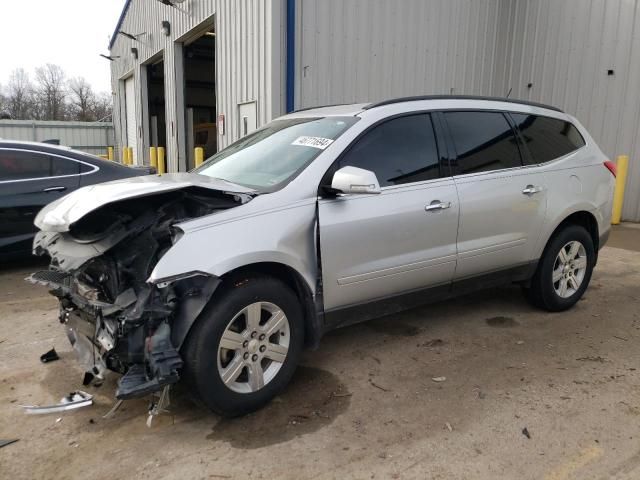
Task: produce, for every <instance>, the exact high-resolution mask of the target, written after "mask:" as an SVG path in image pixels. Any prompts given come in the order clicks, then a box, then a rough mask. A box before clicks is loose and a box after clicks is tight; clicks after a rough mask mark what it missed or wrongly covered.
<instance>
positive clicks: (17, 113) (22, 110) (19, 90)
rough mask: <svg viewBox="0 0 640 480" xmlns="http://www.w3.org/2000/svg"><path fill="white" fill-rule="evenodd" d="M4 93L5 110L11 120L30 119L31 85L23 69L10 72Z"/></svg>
mask: <svg viewBox="0 0 640 480" xmlns="http://www.w3.org/2000/svg"><path fill="white" fill-rule="evenodd" d="M6 92H7V93H6V98H5V103H6V106H5V108H6V110H7V112H8V113H9V115H10V116H11V118H13V119H16V120H28V119H30V118H31V117H32V114H33V107H34V99H33V85H32V84H31V81H30V80H29V74H28V73H27V72H25V71H24V69H23V68H17V69H15V70H14V71H13V72H11V76H10V77H9V83H8V84H7V89H6Z"/></svg>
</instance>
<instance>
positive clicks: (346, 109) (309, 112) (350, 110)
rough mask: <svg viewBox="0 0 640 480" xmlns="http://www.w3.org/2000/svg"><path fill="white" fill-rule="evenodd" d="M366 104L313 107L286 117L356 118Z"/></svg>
mask: <svg viewBox="0 0 640 480" xmlns="http://www.w3.org/2000/svg"><path fill="white" fill-rule="evenodd" d="M366 106H367V104H366V103H353V104H343V105H326V106H322V107H311V108H302V109H300V110H296V111H294V112H291V113H289V114H287V115H285V117H317V116H321V117H333V116H343V117H349V116H355V115H357V114H359V113H361V112H362V111H363V110H364V109H365V107H366Z"/></svg>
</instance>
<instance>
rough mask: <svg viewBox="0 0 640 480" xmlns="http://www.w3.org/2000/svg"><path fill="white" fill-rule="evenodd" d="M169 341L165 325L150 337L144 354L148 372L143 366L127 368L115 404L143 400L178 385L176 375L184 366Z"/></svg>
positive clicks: (119, 382)
mask: <svg viewBox="0 0 640 480" xmlns="http://www.w3.org/2000/svg"><path fill="white" fill-rule="evenodd" d="M170 337H171V329H170V328H169V325H168V324H166V323H163V324H161V325H160V326H159V327H158V328H157V329H156V331H155V333H154V334H153V335H152V336H151V337H149V342H148V345H149V348H148V350H147V351H145V357H146V360H147V362H145V363H146V364H148V368H147V367H146V366H145V365H143V364H135V365H132V366H131V367H129V370H127V373H125V375H124V376H123V377H122V378H120V380H119V381H118V390H117V391H116V398H117V399H118V400H129V399H132V398H140V397H144V396H146V395H149V394H151V393H154V392H157V391H159V390H162V389H163V388H164V387H165V386H167V385H172V384H174V383H177V382H178V380H179V379H180V375H179V374H178V371H179V370H180V368H182V363H183V362H182V359H181V358H180V354H179V353H178V352H177V350H176V349H175V348H174V347H173V345H172V344H171V338H170Z"/></svg>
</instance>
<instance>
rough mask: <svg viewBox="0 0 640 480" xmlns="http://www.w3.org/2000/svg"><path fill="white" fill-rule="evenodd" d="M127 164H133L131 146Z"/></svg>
mask: <svg viewBox="0 0 640 480" xmlns="http://www.w3.org/2000/svg"><path fill="white" fill-rule="evenodd" d="M128 157H129V165H133V147H129V155H128Z"/></svg>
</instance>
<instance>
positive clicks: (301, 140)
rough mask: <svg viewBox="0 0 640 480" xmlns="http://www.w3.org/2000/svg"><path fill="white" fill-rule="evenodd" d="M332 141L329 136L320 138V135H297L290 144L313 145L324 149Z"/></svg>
mask: <svg viewBox="0 0 640 480" xmlns="http://www.w3.org/2000/svg"><path fill="white" fill-rule="evenodd" d="M332 143H333V140H331V139H330V138H322V137H298V138H296V139H295V140H294V141H293V142H291V145H301V146H303V147H313V148H319V149H320V150H324V149H325V148H327V147H328V146H329V145H331V144H332Z"/></svg>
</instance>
